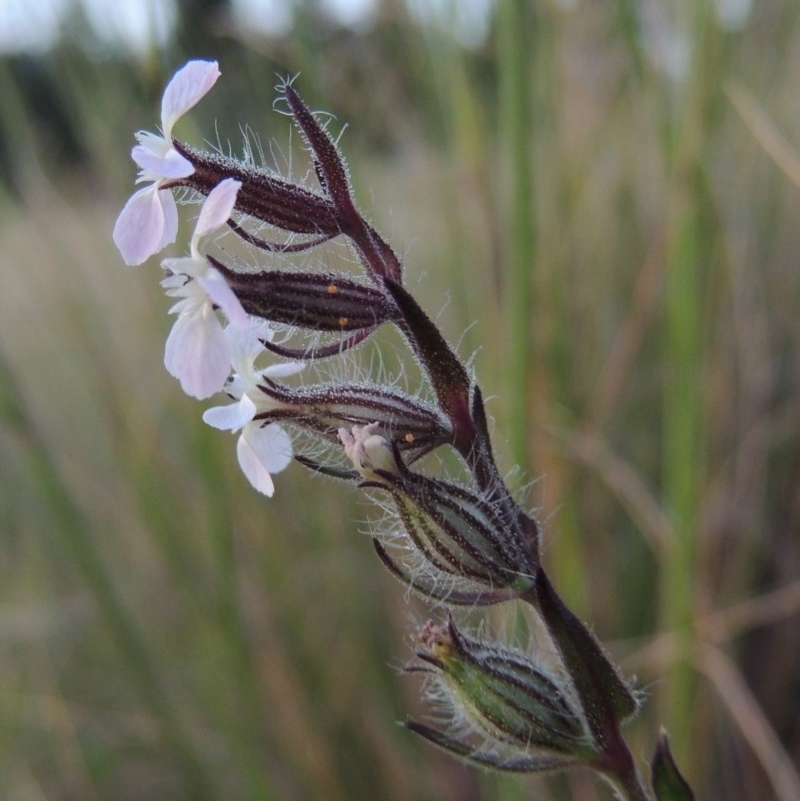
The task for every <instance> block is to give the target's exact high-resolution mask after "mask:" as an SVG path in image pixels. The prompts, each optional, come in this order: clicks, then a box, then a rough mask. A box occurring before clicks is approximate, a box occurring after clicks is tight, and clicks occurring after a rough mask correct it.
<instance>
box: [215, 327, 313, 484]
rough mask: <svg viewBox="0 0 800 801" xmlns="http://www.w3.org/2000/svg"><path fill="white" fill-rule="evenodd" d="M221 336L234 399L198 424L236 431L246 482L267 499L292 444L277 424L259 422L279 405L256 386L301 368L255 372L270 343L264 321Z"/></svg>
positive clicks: (276, 366) (270, 334)
mask: <svg viewBox="0 0 800 801" xmlns="http://www.w3.org/2000/svg"><path fill="white" fill-rule="evenodd" d="M225 332H226V335H227V336H228V339H229V341H230V344H231V359H232V363H233V366H234V370H235V371H236V372H235V373H234V375H233V377H232V378H231V380H230V382H229V384H228V386H227V388H226V391H227V392H228V393H229V394H230V395H231V396H232V397H233V398H236V401H235V402H234V403H230V404H228V405H227V406H215V407H214V408H212V409H208V410H207V411H206V412H205V414H203V420H204V421H205V422H206V423H208V425H210V426H213V427H214V428H219V429H221V430H222V431H231V432H235V431H239V430H241V432H242V433H241V434H240V436H239V441H238V443H237V445H236V454H237V456H238V457H239V466H240V467H241V468H242V472H243V473H244V474H245V476H246V477H247V480H248V481H249V482H250V483H251V484H252V485H253V487H255V488H256V489H257V490H258V491H259V492H263V493H264V495H267V496H270V497H271V496H272V494H273V493H274V492H275V485H274V484H273V481H272V475H271V474H272V473H279V472H280V471H281V470H283V469H284V468H285V467H287V466H288V465H289V463H290V462H291V460H292V441H291V439H290V438H289V435H288V434H287V433H286V432H285V431H284V430H283V429H282V428H281V427H280V426H279V425H277V424H276V423H266V424H265V423H264V421H263V420H257V419H255V418H256V415H259V414H262V413H264V412H267V411H270V410H272V409H275V408H277V407H278V406H279V405H280V404H279V403H278V402H277V401H275V400H272V399H271V398H269V397H268V396H267V395H265V394H264V393H263V392H262V391H261V390H259V389H258V385H259V384H260V383H263V380H264V379H265V378H284V377H286V376H289V375H294V374H295V373H297V372H299V371H300V370H302V369H303V364H302V363H300V362H288V363H285V364H273V365H270V366H269V367H264V368H261V369H256V367H255V361H256V358H257V357H258V356H259V355H260V354H261V353H263V352H264V346H263V344H262V342H264V341H267V342H268V341H270V340H271V339H272V337H273V332H272V329H271V328H270V327H269V325H268V324H267V323H266V322H265V321H264V320H258V319H256V318H251V322H250V325H249V326H246V327H244V328H237V327H235V326H229V327H228V328H227V329H226V330H225Z"/></svg>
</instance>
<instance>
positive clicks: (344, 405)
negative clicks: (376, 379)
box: [259, 380, 451, 459]
mask: <svg viewBox="0 0 800 801" xmlns="http://www.w3.org/2000/svg"><path fill="white" fill-rule="evenodd" d="M259 389H260V390H261V392H263V393H264V394H265V395H267V396H268V397H269V398H270V399H271V400H273V401H274V402H275V409H276V410H275V412H274V413H272V414H270V416H269V417H270V419H274V420H284V421H287V422H291V423H293V424H295V425H296V426H299V427H300V428H303V429H306V430H308V431H312V432H313V433H315V434H321V435H322V436H323V437H325V438H327V439H329V440H333V441H336V442H339V441H340V437H339V434H338V432H339V429H340V428H344V427H348V426H353V425H357V426H366V425H368V424H370V423H376V424H378V425H379V428H378V430H379V432H380V434H381V435H382V436H383V437H385V438H386V439H388V440H390V441H392V442H394V443H395V444H396V445H397V447H398V448H399V450H401V451H403V452H405V453H409V454H411V456H410V458H411V459H414V458H417V457H419V456H421V455H423V454H425V453H427V452H428V451H430V450H432V449H433V448H435V447H436V446H437V445H441V444H442V443H444V442H447V441H448V440H449V439H450V436H451V431H450V429H449V426H448V421H447V420H446V419H444V418H443V417H442V415H441V414H440V413H438V412H437V411H436V409H434V408H433V407H430V406H428V405H426V404H424V403H421V402H420V401H417V400H416V399H414V398H411V397H409V396H408V395H405V394H403V393H402V392H399V391H397V390H394V389H390V388H387V387H383V386H379V385H377V384H340V385H326V384H320V385H318V386H307V387H300V388H294V387H291V388H290V387H287V386H284V385H283V384H280V383H278V382H276V381H270V380H267V381H264V383H263V384H262V385H261V386H259ZM265 419H266V418H265Z"/></svg>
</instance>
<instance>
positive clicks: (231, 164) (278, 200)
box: [173, 140, 341, 237]
mask: <svg viewBox="0 0 800 801" xmlns="http://www.w3.org/2000/svg"><path fill="white" fill-rule="evenodd" d="M173 146H174V147H175V150H177V152H178V153H179V154H180V155H181V156H183V157H184V158H185V159H186V160H187V161H188V162H190V163H191V165H192V167H193V168H194V172H193V173H192V174H191V175H189V176H188V177H186V178H181V179H179V180H176V181H174V182H173V185H176V186H189V187H191V188H192V189H194V190H196V191H198V192H200V193H201V194H204V195H208V194H209V192H211V190H212V189H213V188H214V187H215V186H216V185H217V184H218V183H220V181H222V180H224V179H225V178H235V179H236V180H237V181H240V182H241V184H242V188H241V189H240V190H239V194H238V196H237V198H236V209H237V211H241V212H243V213H244V214H247V215H249V216H251V217H254V218H255V219H257V220H261V221H262V222H265V223H268V224H269V225H274V226H275V227H276V228H280V229H281V230H282V231H290V232H292V233H297V234H324V235H326V236H329V237H334V236H337V235H338V234H339V233H340V230H341V229H340V226H339V224H338V222H337V220H336V208H335V206H334V204H333V203H332V202H331V201H330V200H329V199H328V198H325V197H322V196H321V195H318V194H317V193H316V192H311V191H310V190H308V189H305V188H304V187H302V186H298V185H296V184H292V183H289V182H288V181H284V180H283V179H282V178H279V177H278V176H277V175H276V174H275V173H273V172H272V171H271V170H267V169H264V168H262V167H255V166H254V165H252V164H246V163H243V162H240V161H236V160H234V159H231V158H228V157H227V156H223V155H220V154H217V153H208V152H206V151H203V150H198V149H197V148H194V147H191V146H189V145H187V144H184V143H183V142H179V141H177V140H173Z"/></svg>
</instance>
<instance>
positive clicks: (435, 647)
mask: <svg viewBox="0 0 800 801" xmlns="http://www.w3.org/2000/svg"><path fill="white" fill-rule="evenodd" d="M417 656H418V657H419V659H420V660H421V661H422V662H423V663H424V664H423V665H421V666H416V667H412V670H415V671H423V672H426V673H428V674H430V676H431V679H432V685H433V686H432V688H431V692H430V696H431V698H433V699H438V700H439V701H441V702H443V703H444V704H445V705H446V706H447V707H449V708H450V709H451V710H453V712H454V713H455V718H456V719H455V720H454V724H456V725H455V726H454V734H453V735H451V737H452V740H451V742H453V743H459V741H460V747H461V748H463V747H464V746H465V745H466V746H469V743H470V741H472V740H476V741H481V743H482V744H481V746H480V747H481V748H483V749H486V752H487V756H488V755H491V754H494V755H495V757H496V759H498V760H500V759H501V755H502V759H504V760H508V761H509V764H517V765H518V764H521V763H523V762H524V761H525V760H526V759H532V760H534V761H533V762H531V765H532V767H531V769H537V768H536V767H533V765H535V764H538V763H536V762H535V757H536V755H537V754H538V755H541V754H545V755H549V756H550V757H551V758H556V759H560V760H563V761H564V762H567V761H572V762H576V763H577V762H580V761H587V762H588V761H590V760H591V759H592V758H593V757H596V755H597V748H596V746H595V744H594V742H593V740H592V738H591V735H590V734H589V732H588V729H587V726H586V723H585V721H584V719H583V716H582V714H581V713H580V711H579V710H578V708H577V706H576V703H575V701H574V700H573V691H572V689H571V688H570V687H569V685H567V684H566V683H565V682H564V681H563V680H562V679H560V678H558V677H556V676H554V675H552V674H550V673H549V672H548V671H546V670H545V669H544V668H542V667H541V666H539V665H537V664H536V663H535V662H533V661H532V660H531V659H530V658H529V657H527V656H526V655H525V654H523V653H521V652H519V651H516V650H513V649H511V648H508V647H505V646H502V645H499V644H497V643H492V642H487V641H482V640H476V639H472V638H470V637H467V636H466V635H465V634H463V633H461V632H460V631H459V630H458V629H457V628H456V626H455V624H454V623H453V621H452V619H450V620H449V621H448V623H447V625H446V626H441V627H440V626H434V625H433V624H431V623H428V624H426V625H425V626H424V627H423V629H422V630H421V632H420V648H419V650H418V651H417ZM464 721H466V722H467V723H468V724H469V727H467V728H465V727H464V726H463V725H462V726H459V725H458V723H459V722H461V723H463V722H464ZM411 728H413V729H414V730H415V731H418V732H419V733H421V734H423V735H424V736H428V733H430V731H431V730H430V729H428V728H427V727H425V726H421V725H420V724H413V725H412V726H411ZM428 739H434V741H437V744H439V745H442V744H443V743H442V740H441V738H438V739H437V738H434V737H428ZM465 741H466V742H465ZM451 750H453V749H451ZM489 758H491V757H489ZM494 766H495V767H500V768H502V767H503V765H502V764H495V765H494Z"/></svg>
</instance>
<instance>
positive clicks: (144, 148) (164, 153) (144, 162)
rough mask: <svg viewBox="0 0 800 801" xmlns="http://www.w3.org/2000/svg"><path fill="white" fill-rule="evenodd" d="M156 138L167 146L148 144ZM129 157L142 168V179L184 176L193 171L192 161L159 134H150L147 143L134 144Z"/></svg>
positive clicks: (152, 179) (150, 179) (153, 179)
mask: <svg viewBox="0 0 800 801" xmlns="http://www.w3.org/2000/svg"><path fill="white" fill-rule="evenodd" d="M156 140H158V142H163V143H164V144H165V145H167V147H158V148H156V147H151V146H150V144H151V143H153V142H155V141H156ZM131 158H132V159H133V160H134V161H135V162H136V163H137V164H138V165H139V166H140V167H141V168H142V170H143V172H144V176H143V177H144V179H145V180H148V181H155V180H158V179H159V178H186V176H187V175H191V174H192V173H193V172H194V166H193V165H192V162H191V161H189V159H187V158H186V157H184V156H182V155H181V154H180V153H178V151H177V150H175V148H174V147H172V143H168V142H166V141H165V140H163V139H161V137H159V136H152V135H151V138H150V139H148V143H147V144H143V145H136V146H135V147H134V148H133V150H131Z"/></svg>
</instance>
